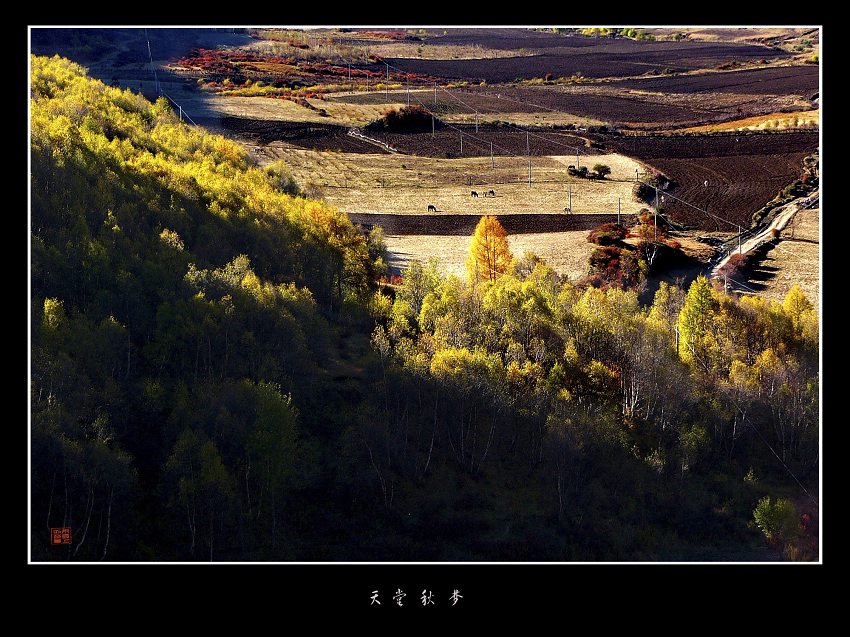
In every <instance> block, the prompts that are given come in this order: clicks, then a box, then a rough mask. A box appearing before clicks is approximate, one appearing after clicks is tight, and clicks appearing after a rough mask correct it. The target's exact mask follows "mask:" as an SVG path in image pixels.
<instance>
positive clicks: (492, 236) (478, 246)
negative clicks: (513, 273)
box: [466, 215, 513, 281]
mask: <svg viewBox="0 0 850 637" xmlns="http://www.w3.org/2000/svg"><path fill="white" fill-rule="evenodd" d="M507 236H508V233H507V232H506V231H505V229H504V228H503V227H502V224H501V223H499V219H498V218H497V217H494V216H490V215H485V216H483V217H481V221H479V222H478V225H477V226H476V227H475V234H473V236H472V243H471V244H470V246H469V256H468V257H467V260H466V271H467V274H468V276H469V279H470V280H471V281H481V280H485V281H495V280H496V279H497V278H499V277H500V276H501V275H503V274H504V273H505V272H507V270H508V266H510V264H511V260H512V259H513V255H512V254H511V250H510V247H509V246H508V239H507Z"/></svg>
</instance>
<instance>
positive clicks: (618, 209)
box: [617, 197, 620, 226]
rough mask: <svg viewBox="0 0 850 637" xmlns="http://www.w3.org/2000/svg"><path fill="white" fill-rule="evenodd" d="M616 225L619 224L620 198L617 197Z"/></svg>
mask: <svg viewBox="0 0 850 637" xmlns="http://www.w3.org/2000/svg"><path fill="white" fill-rule="evenodd" d="M617 225H618V226H619V225H620V198H619V197H617Z"/></svg>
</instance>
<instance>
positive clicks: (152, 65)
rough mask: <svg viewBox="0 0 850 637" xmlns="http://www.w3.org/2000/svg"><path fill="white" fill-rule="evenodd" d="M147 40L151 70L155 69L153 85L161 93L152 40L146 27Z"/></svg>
mask: <svg viewBox="0 0 850 637" xmlns="http://www.w3.org/2000/svg"><path fill="white" fill-rule="evenodd" d="M145 40H146V41H147V43H148V59H149V60H150V63H151V71H153V85H154V88H155V89H156V92H157V95H161V94H162V89H161V88H160V86H159V78H158V77H157V76H156V67H155V66H154V64H153V53H151V40H150V38H149V37H148V30H147V28H146V29H145Z"/></svg>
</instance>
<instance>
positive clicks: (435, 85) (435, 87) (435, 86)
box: [434, 82, 437, 108]
mask: <svg viewBox="0 0 850 637" xmlns="http://www.w3.org/2000/svg"><path fill="white" fill-rule="evenodd" d="M434 108H437V83H436V82H434Z"/></svg>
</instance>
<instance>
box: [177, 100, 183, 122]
mask: <svg viewBox="0 0 850 637" xmlns="http://www.w3.org/2000/svg"><path fill="white" fill-rule="evenodd" d="M177 108H179V109H180V121H181V122H182V121H183V107H182V106H180V104H178V105H177Z"/></svg>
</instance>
